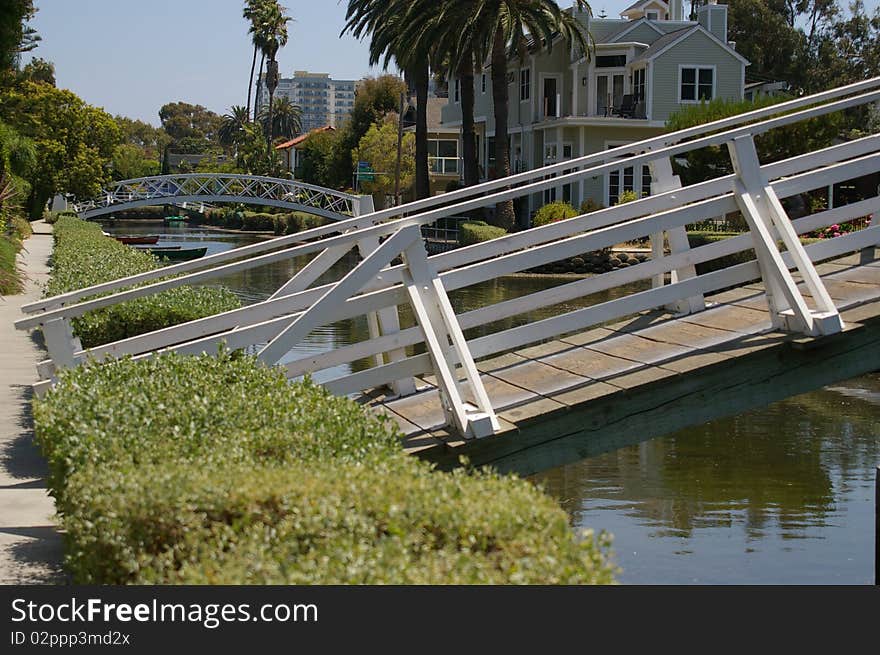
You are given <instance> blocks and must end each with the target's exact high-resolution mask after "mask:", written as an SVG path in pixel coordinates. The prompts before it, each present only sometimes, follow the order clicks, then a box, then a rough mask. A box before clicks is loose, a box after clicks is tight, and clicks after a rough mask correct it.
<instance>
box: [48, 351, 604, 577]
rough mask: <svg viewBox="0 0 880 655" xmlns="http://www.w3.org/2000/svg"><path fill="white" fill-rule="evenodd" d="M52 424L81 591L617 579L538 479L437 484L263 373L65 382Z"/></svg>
mask: <svg viewBox="0 0 880 655" xmlns="http://www.w3.org/2000/svg"><path fill="white" fill-rule="evenodd" d="M34 417H35V425H36V434H37V439H38V441H39V443H40V445H41V446H42V448H43V449H44V452H45V453H46V455H47V458H48V460H49V465H50V479H49V484H50V487H51V489H52V494H53V495H54V496H55V498H56V501H57V507H58V510H59V513H60V515H61V517H62V527H63V529H64V531H65V535H66V539H67V545H68V548H67V566H68V568H69V570H70V572H71V573H72V574H73V577H74V580H75V581H76V582H78V583H104V584H106V583H158V584H167V583H186V584H204V583H208V584H242V583H247V584H309V583H320V584H329V583H345V584H348V583H391V584H409V583H608V582H611V581H612V570H611V568H610V567H609V565H608V563H607V561H606V557H607V550H606V546H607V543H606V542H605V540H604V539H598V540H597V539H593V538H589V537H588V538H586V539H584V540H581V541H578V540H576V539H575V537H574V535H573V534H572V532H571V531H570V529H569V526H568V521H567V517H566V515H565V513H564V512H563V511H562V510H561V509H560V508H559V507H558V506H557V505H556V504H555V502H553V501H552V500H551V499H550V498H549V497H547V496H545V495H544V494H542V493H541V492H540V491H538V490H537V489H535V488H534V487H533V486H532V485H531V484H529V483H528V482H526V481H524V480H520V479H517V478H515V477H499V476H497V475H493V474H491V473H479V472H478V473H467V472H464V471H458V472H456V473H452V474H449V473H441V472H438V471H435V470H434V469H433V468H432V467H431V466H430V465H429V464H427V463H425V462H422V461H420V460H418V459H416V458H414V457H411V456H409V455H406V454H405V453H404V452H403V451H402V450H401V449H400V447H399V443H398V435H397V433H396V429H395V428H393V427H391V426H392V424H391V423H390V422H388V421H387V420H386V419H383V418H381V417H379V416H375V415H366V414H364V413H363V410H362V409H361V408H360V406H358V405H357V404H356V403H354V402H352V401H350V400H348V399H345V398H336V397H333V396H330V395H329V394H327V393H326V392H325V391H324V390H323V389H321V388H320V387H317V386H315V385H313V384H312V383H310V382H309V381H306V382H303V383H296V384H289V383H288V382H287V380H286V379H285V378H284V376H283V373H282V372H280V371H279V370H278V369H269V368H266V367H264V366H262V365H260V364H259V363H258V362H257V361H256V360H255V359H254V358H250V357H243V356H232V355H230V354H228V353H221V354H220V355H219V356H218V357H216V358H212V357H208V356H202V357H182V356H178V355H173V354H171V355H163V356H160V357H156V358H153V359H149V360H142V361H138V362H135V361H132V360H130V359H126V360H122V361H119V362H114V363H112V364H107V365H104V366H101V367H81V368H78V369H73V370H69V371H65V372H64V373H62V375H61V377H60V380H59V382H58V385H57V386H56V388H55V389H54V390H53V391H52V392H50V393H49V394H48V395H47V396H46V397H45V399H43V400H38V401H35V406H34Z"/></svg>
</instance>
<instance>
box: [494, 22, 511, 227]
mask: <svg viewBox="0 0 880 655" xmlns="http://www.w3.org/2000/svg"><path fill="white" fill-rule="evenodd" d="M505 46H506V43H505V41H504V32H503V30H502V29H501V28H500V26H499V28H498V29H497V31H496V32H495V38H494V41H493V43H492V101H493V102H494V103H495V175H494V178H493V179H496V180H497V179H499V178H502V177H507V176H509V175H510V148H508V147H507V112H508V104H509V101H510V99H509V97H508V92H507V49H506V47H505ZM514 220H515V215H514V212H513V201H512V200H503V201H502V202H499V203H498V204H496V205H495V219H494V220H493V223H494V224H495V225H497V226H498V227H503V228H504V229H505V230H510V229H512V228H513V224H514Z"/></svg>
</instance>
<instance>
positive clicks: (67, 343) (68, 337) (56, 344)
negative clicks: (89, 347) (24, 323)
mask: <svg viewBox="0 0 880 655" xmlns="http://www.w3.org/2000/svg"><path fill="white" fill-rule="evenodd" d="M40 329H41V330H42V331H43V339H44V340H45V342H46V350H48V351H49V357H51V358H52V362H53V363H54V364H55V370H56V371H57V370H59V369H62V368H73V367H74V366H76V364H77V362H76V358H75V357H74V353H76V351H77V350H81V349H82V346H81V345H80V343H79V339H77V338H75V337H74V336H73V329H72V327H71V325H70V322H69V321H68V320H67V319H66V318H55V319H52V320H51V321H46V322H45V323H44V324H43V325H42V326H40Z"/></svg>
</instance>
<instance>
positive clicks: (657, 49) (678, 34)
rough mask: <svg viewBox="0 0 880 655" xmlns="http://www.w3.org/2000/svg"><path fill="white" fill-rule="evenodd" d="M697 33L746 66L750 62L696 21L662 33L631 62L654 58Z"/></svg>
mask: <svg viewBox="0 0 880 655" xmlns="http://www.w3.org/2000/svg"><path fill="white" fill-rule="evenodd" d="M697 33H700V34H704V35H706V36H707V37H708V38H709V39H710V40H711V41H714V42H715V43H716V44H717V45H718V46H720V47H721V48H723V49H724V50H726V51H727V53H728V54H730V55H731V56H732V57H734V58H736V59H738V60H739V61H741V62H742V63H743V64H745V65H746V66H748V65H749V64H750V63H751V62H749V60H748V59H746V58H745V57H743V56H742V55H741V54H739V53H738V52H737V51H736V50H734V49H733V48H731V47H730V45H729V44H727V43H724V41H722V40H721V39H719V38H718V37H717V36H715V35H714V34H712V32H710V31H709V30H707V29H706V28H704V27H703V26H702V25H700V24H699V23H696V24H694V25H691V26H690V27H685V28H684V29H680V30H676V31H675V32H670V33H669V34H665V35H663V36H662V37H660V38H659V39H657V40H656V41H654V43H652V44H651V47H650V48H648V49H647V50H645V51H644V52H643V53H642V54H641V55H639V56H638V57H637V58H636V59H635V60H634V61H633V63H635V62H637V61H650V60H652V59H656V58H657V57H659V56H660V55H662V54H663V53H664V52H666V51H667V50H669V48H671V47H673V46H674V45H675V44H677V43H680V42H681V41H684V40H685V39H687V38H688V37H690V36H692V35H694V34H697Z"/></svg>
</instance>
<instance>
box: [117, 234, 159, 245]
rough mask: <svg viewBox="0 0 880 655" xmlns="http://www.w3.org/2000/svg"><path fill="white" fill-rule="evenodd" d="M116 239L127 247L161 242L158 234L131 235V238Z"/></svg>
mask: <svg viewBox="0 0 880 655" xmlns="http://www.w3.org/2000/svg"><path fill="white" fill-rule="evenodd" d="M113 238H114V239H116V240H117V241H119V242H120V243H125V244H127V245H147V244H151V243H158V242H159V235H158V234H145V235H143V236H137V235H130V236H122V235H121V236H114V237H113Z"/></svg>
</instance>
